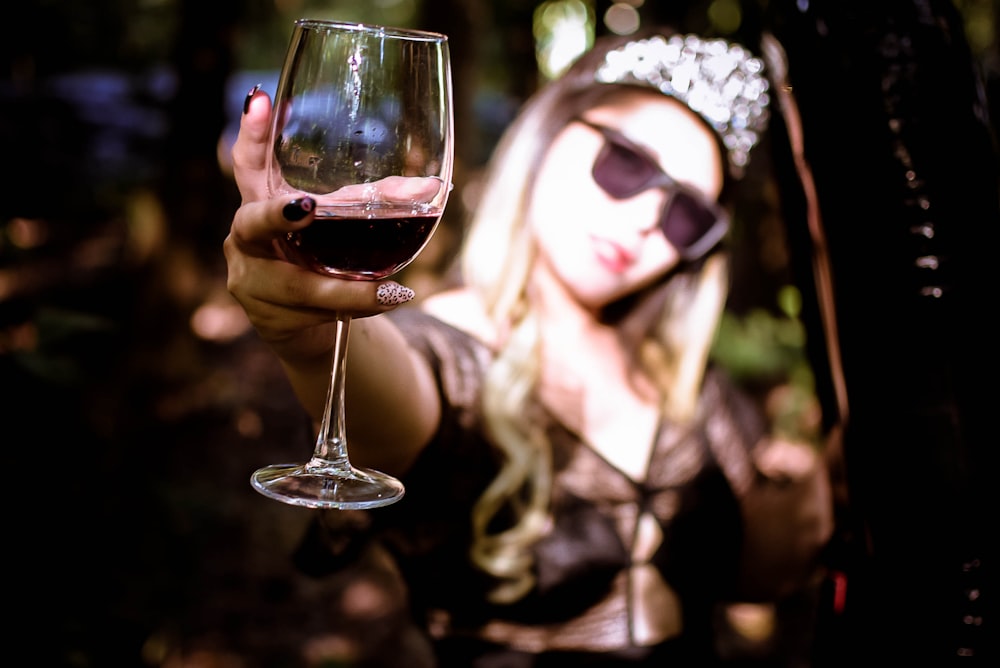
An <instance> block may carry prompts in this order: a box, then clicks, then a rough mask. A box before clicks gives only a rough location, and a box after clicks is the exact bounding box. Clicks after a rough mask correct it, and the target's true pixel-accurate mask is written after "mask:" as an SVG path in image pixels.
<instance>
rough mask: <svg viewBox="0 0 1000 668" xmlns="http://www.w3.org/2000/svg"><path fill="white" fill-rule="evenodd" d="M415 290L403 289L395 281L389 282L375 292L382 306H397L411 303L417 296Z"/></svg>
mask: <svg viewBox="0 0 1000 668" xmlns="http://www.w3.org/2000/svg"><path fill="white" fill-rule="evenodd" d="M416 294H417V293H415V292H414V291H413V290H411V289H410V288H407V287H403V286H402V285H400V284H399V283H396V282H395V281H389V282H387V283H383V284H382V285H380V286H378V290H376V291H375V298H376V299H377V300H378V303H379V304H381V305H382V306H395V305H396V304H403V303H405V302H408V301H410V300H411V299H413V298H414V297H415V296H416Z"/></svg>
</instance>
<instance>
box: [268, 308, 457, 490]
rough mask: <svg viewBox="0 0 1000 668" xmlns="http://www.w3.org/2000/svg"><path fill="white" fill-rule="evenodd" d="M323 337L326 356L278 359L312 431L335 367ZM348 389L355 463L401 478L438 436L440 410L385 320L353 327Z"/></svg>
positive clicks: (420, 369) (415, 360)
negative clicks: (401, 474)
mask: <svg viewBox="0 0 1000 668" xmlns="http://www.w3.org/2000/svg"><path fill="white" fill-rule="evenodd" d="M327 335H328V336H329V337H330V341H331V344H330V349H329V351H328V352H325V353H322V354H319V355H316V354H313V355H311V356H309V357H305V356H302V355H301V354H292V352H291V351H289V354H288V355H285V356H281V362H282V366H283V367H284V369H285V373H286V375H287V376H288V379H289V381H290V383H291V385H292V388H293V389H294V391H295V394H296V396H297V397H298V399H299V401H300V403H301V404H302V405H303V407H305V409H306V410H307V411H308V413H309V414H310V415H311V416H312V417H313V419H314V421H315V422H316V425H317V428H318V426H319V422H320V420H321V419H322V416H323V412H324V410H325V407H326V398H327V396H326V395H327V388H328V385H329V382H330V370H331V368H332V361H333V355H332V336H333V334H332V331H330V332H327ZM314 349H319V348H315V347H314ZM299 351H301V349H299ZM279 356H280V352H279ZM345 387H346V417H347V431H348V442H349V448H350V453H351V460H352V462H353V463H354V464H356V465H358V466H364V467H373V468H377V469H379V470H382V471H385V472H387V473H394V474H400V473H402V472H404V471H405V470H406V469H407V468H408V467H409V466H410V464H412V462H413V460H414V459H415V457H416V455H417V454H418V453H419V452H420V449H421V448H422V447H423V446H424V445H425V444H426V443H427V441H428V440H429V439H430V437H431V435H432V434H433V433H434V431H435V430H436V429H437V425H438V421H439V419H440V404H439V401H438V394H437V390H436V388H435V386H434V380H433V377H432V375H431V372H430V369H429V368H428V367H427V364H426V362H425V361H424V359H423V358H422V357H420V356H419V355H417V354H416V353H414V352H413V351H412V349H411V348H410V346H409V345H408V344H407V342H406V339H405V338H404V337H403V335H402V334H401V333H400V331H399V330H398V329H397V328H396V327H395V326H394V325H393V324H392V322H391V321H390V320H389V319H388V318H384V317H369V318H355V319H354V320H352V321H351V325H350V336H349V341H348V354H347V382H346V385H345Z"/></svg>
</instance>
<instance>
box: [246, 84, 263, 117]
mask: <svg viewBox="0 0 1000 668" xmlns="http://www.w3.org/2000/svg"><path fill="white" fill-rule="evenodd" d="M260 87H261V84H257V85H256V86H254V87H253V88H251V89H250V92H249V93H247V96H246V97H245V98H243V113H244V115H245V114H246V113H247V112H248V111H250V101H251V100H253V96H254V95H256V94H257V91H259V90H260Z"/></svg>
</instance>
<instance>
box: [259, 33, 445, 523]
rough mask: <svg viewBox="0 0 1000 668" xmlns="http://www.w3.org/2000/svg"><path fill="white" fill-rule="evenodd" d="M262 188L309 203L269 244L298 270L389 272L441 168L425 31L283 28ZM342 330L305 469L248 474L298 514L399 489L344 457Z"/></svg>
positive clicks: (380, 499) (374, 499) (437, 55)
mask: <svg viewBox="0 0 1000 668" xmlns="http://www.w3.org/2000/svg"><path fill="white" fill-rule="evenodd" d="M269 141H270V150H269V153H268V164H267V170H268V189H269V192H270V195H271V196H272V197H273V196H280V195H285V194H290V193H296V194H300V195H302V196H306V195H308V196H310V197H312V198H313V199H315V201H316V209H315V219H314V221H313V222H312V223H310V224H309V225H308V226H307V227H305V228H304V229H302V230H300V231H298V232H294V233H291V234H289V235H287V238H283V239H281V240H280V241H281V243H282V245H283V247H284V250H285V254H286V256H287V257H288V258H289V259H290V260H291V261H294V262H296V263H298V264H300V265H302V266H304V267H307V268H309V269H310V270H313V271H316V272H320V273H323V274H327V275H330V276H335V277H338V278H345V279H354V280H379V279H382V278H385V277H387V276H391V275H392V274H394V273H396V272H398V271H399V270H400V269H402V268H403V267H405V266H406V265H408V264H409V263H410V262H411V261H413V259H415V258H416V257H417V255H418V254H419V253H420V251H421V250H422V249H423V248H424V246H426V244H427V242H428V241H429V240H430V238H431V235H432V234H433V233H434V230H435V228H436V227H437V224H438V221H439V220H440V219H441V215H442V213H443V212H444V208H445V204H446V202H447V199H448V194H449V191H450V190H451V178H452V168H453V160H454V157H453V156H454V146H453V117H452V89H451V64H450V59H449V49H448V41H447V37H445V36H444V35H441V34H438V33H432V32H426V31H419V30H409V29H402V28H389V27H383V26H372V25H364V24H357V23H343V22H333V21H320V20H313V19H300V20H298V21H296V22H295V27H294V30H293V33H292V37H291V42H290V44H289V47H288V53H287V56H286V58H285V62H284V66H283V68H282V71H281V75H280V77H279V80H278V87H277V90H276V92H275V97H274V106H273V112H272V118H271V129H270V138H269ZM350 323H351V319H350V317H349V316H348V315H345V314H340V315H339V317H338V319H337V323H336V336H335V342H334V350H333V365H332V369H331V382H330V387H329V391H328V394H327V405H326V411H325V413H324V415H323V420H322V423H321V427H320V432H319V435H318V437H317V440H316V446H315V449H314V452H313V455H312V458H311V459H310V460H309V461H308V462H305V463H300V464H277V465H272V466H266V467H264V468H261V469H259V470H257V471H256V472H255V473H254V474H253V476H252V478H251V483H252V485H253V487H254V488H255V489H256V490H257V491H259V492H261V493H262V494H264V495H266V496H269V497H271V498H274V499H277V500H279V501H283V502H285V503H289V504H292V505H298V506H306V507H310V508H342V509H346V508H376V507H379V506H384V505H387V504H390V503H394V502H395V501H398V500H399V499H400V498H401V497H402V496H403V491H404V490H403V485H402V483H400V482H399V481H398V480H397V479H395V478H393V477H392V476H389V475H387V474H385V473H382V472H380V471H375V470H371V469H360V468H356V467H354V466H352V465H351V463H350V460H349V459H348V452H347V438H346V425H345V409H344V381H345V371H346V353H347V343H348V335H349V330H350Z"/></svg>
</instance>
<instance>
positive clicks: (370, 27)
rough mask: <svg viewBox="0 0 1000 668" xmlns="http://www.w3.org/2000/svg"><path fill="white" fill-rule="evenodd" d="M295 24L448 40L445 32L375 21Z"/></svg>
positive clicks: (321, 20)
mask: <svg viewBox="0 0 1000 668" xmlns="http://www.w3.org/2000/svg"><path fill="white" fill-rule="evenodd" d="M295 25H296V26H298V27H300V28H304V29H312V30H323V29H327V30H344V31H350V32H358V33H367V34H372V35H385V36H388V37H403V38H407V39H421V40H426V41H428V42H447V41H448V36H447V35H445V34H444V33H440V32H433V31H431V30H420V29H417V28H397V27H394V26H384V25H378V24H375V23H357V22H351V21H333V20H328V19H307V18H304V19H296V20H295Z"/></svg>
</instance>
